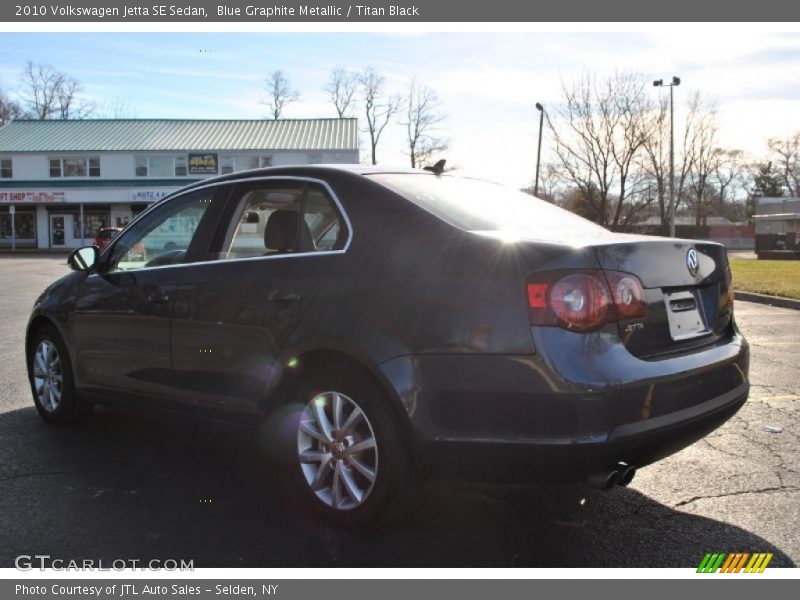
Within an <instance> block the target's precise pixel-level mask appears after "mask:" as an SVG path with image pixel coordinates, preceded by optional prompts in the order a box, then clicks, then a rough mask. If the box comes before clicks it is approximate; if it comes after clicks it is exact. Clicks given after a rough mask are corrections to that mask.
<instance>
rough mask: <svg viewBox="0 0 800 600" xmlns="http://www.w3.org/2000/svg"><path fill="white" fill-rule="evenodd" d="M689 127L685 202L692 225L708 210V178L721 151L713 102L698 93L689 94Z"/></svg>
mask: <svg viewBox="0 0 800 600" xmlns="http://www.w3.org/2000/svg"><path fill="white" fill-rule="evenodd" d="M689 127H690V128H691V139H692V144H691V167H690V169H689V187H688V190H687V192H688V193H687V204H688V205H689V207H690V208H691V209H692V211H693V212H694V218H695V221H694V224H695V225H704V224H705V222H706V217H707V216H708V214H709V212H710V211H709V209H710V207H709V201H708V193H709V191H711V190H710V187H711V185H710V184H711V181H710V178H711V177H713V174H714V172H715V170H716V165H717V164H718V163H719V161H720V153H721V152H722V149H721V148H719V146H718V145H717V132H718V131H719V127H718V125H717V106H716V102H713V101H704V100H703V99H702V98H701V96H700V94H699V93H695V94H694V95H693V96H691V97H690V100H689V118H688V119H687V128H689Z"/></svg>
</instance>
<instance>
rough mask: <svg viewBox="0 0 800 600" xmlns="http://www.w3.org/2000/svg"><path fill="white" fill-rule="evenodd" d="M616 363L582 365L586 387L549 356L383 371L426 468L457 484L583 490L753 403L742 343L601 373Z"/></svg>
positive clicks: (429, 363)
mask: <svg viewBox="0 0 800 600" xmlns="http://www.w3.org/2000/svg"><path fill="white" fill-rule="evenodd" d="M571 335H574V334H571ZM623 350H624V349H623ZM609 352H611V353H614V352H616V350H615V349H612V350H609V349H608V348H605V349H604V352H603V353H602V354H592V355H590V356H585V355H584V356H583V357H582V365H581V368H582V375H583V376H582V380H581V381H575V380H574V379H572V380H570V379H567V378H565V377H564V376H563V374H562V372H560V370H559V369H558V368H557V365H554V364H553V363H552V361H550V360H549V359H548V358H547V357H545V356H542V355H530V356H502V355H466V354H465V355H419V356H406V357H399V358H398V359H394V360H392V361H389V362H387V363H384V364H383V365H382V367H381V368H382V371H383V374H384V376H385V377H386V378H387V380H388V381H389V382H390V383H391V385H393V386H394V388H395V392H396V393H397V395H398V397H399V398H400V399H401V401H402V402H403V403H404V405H405V408H406V410H407V411H408V414H409V417H410V423H411V428H412V431H413V435H414V440H415V442H414V443H415V453H416V457H417V461H418V463H419V465H420V466H421V467H422V468H423V470H424V471H426V472H428V473H429V474H431V475H434V476H442V477H450V478H459V479H464V478H466V479H475V480H487V481H488V480H492V481H510V482H545V481H576V480H580V479H582V478H584V477H586V476H588V475H591V474H593V473H596V472H598V471H602V470H604V469H607V468H612V467H614V466H615V465H616V464H617V463H619V462H625V463H627V464H631V465H634V466H637V467H639V466H644V465H647V464H650V463H652V462H654V461H656V460H659V459H661V458H664V457H666V456H668V455H670V454H673V453H675V452H677V451H679V450H681V449H682V448H685V447H686V446H688V445H690V444H692V443H694V442H695V441H697V440H698V439H700V438H702V437H703V436H705V435H707V434H708V433H709V432H711V431H713V430H714V429H715V428H717V427H719V426H720V425H721V424H722V423H724V422H725V421H726V420H728V419H729V418H730V417H731V416H733V414H734V413H735V412H736V411H737V410H738V409H739V408H740V407H741V406H742V404H743V403H744V402H745V400H746V399H747V394H748V391H749V383H748V381H747V373H748V368H749V349H748V346H747V343H746V342H745V340H744V339H743V338H742V337H741V336H740V335H739V334H738V333H737V332H734V334H733V335H732V336H731V337H730V338H729V340H728V341H727V342H726V343H721V344H715V345H713V346H710V347H708V348H705V349H703V350H700V351H695V352H693V353H691V354H688V355H680V356H674V357H669V358H665V359H663V360H659V361H642V360H639V359H636V358H635V357H632V356H631V355H630V354H628V353H627V352H618V353H616V355H615V357H614V358H615V362H614V365H613V368H608V369H605V370H604V369H603V368H602V364H601V361H603V360H607V359H608V356H609ZM593 361H596V362H593ZM622 361H626V362H627V364H622ZM625 372H627V373H629V374H628V376H627V378H623V377H622V376H621V374H622V373H625ZM612 375H613V377H612Z"/></svg>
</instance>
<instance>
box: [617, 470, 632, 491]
mask: <svg viewBox="0 0 800 600" xmlns="http://www.w3.org/2000/svg"><path fill="white" fill-rule="evenodd" d="M620 469H621V470H620V472H619V479H618V480H617V484H619V485H621V486H623V487H624V486H626V485H628V484H629V483H630V482H631V481H633V477H634V476H635V475H636V467H632V466H630V465H620Z"/></svg>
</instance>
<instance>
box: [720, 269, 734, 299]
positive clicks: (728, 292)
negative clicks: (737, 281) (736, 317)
mask: <svg viewBox="0 0 800 600" xmlns="http://www.w3.org/2000/svg"><path fill="white" fill-rule="evenodd" d="M723 292H724V294H725V299H724V301H723V306H722V308H733V275H732V274H731V267H730V265H728V266H727V267H725V288H724V289H723Z"/></svg>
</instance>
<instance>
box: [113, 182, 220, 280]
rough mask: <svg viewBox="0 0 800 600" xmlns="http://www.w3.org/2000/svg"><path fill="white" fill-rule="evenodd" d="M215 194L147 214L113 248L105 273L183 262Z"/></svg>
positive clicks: (187, 198) (190, 198)
mask: <svg viewBox="0 0 800 600" xmlns="http://www.w3.org/2000/svg"><path fill="white" fill-rule="evenodd" d="M213 194H214V192H213V190H212V191H208V190H204V191H202V192H199V193H196V194H187V195H186V196H181V197H179V198H176V199H174V200H170V201H169V202H167V203H166V204H164V206H161V207H159V208H158V209H156V210H154V211H153V212H152V213H150V214H149V215H147V216H146V217H145V218H144V219H142V220H141V221H139V222H138V223H136V224H135V225H134V226H133V227H132V228H131V229H129V230H128V231H126V232H125V235H123V236H122V237H121V238H120V239H119V241H118V242H117V243H116V244H115V245H114V247H113V249H112V251H111V256H110V257H109V260H108V262H107V267H106V271H131V270H135V269H141V268H144V267H158V266H164V265H171V264H178V263H181V262H183V260H184V258H185V257H186V250H187V249H188V248H189V245H190V244H191V242H192V239H193V237H194V235H195V233H196V232H197V228H198V226H199V225H200V221H201V220H202V218H203V215H204V214H205V212H206V210H207V209H208V207H209V206H210V205H211V199H212V197H213Z"/></svg>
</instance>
